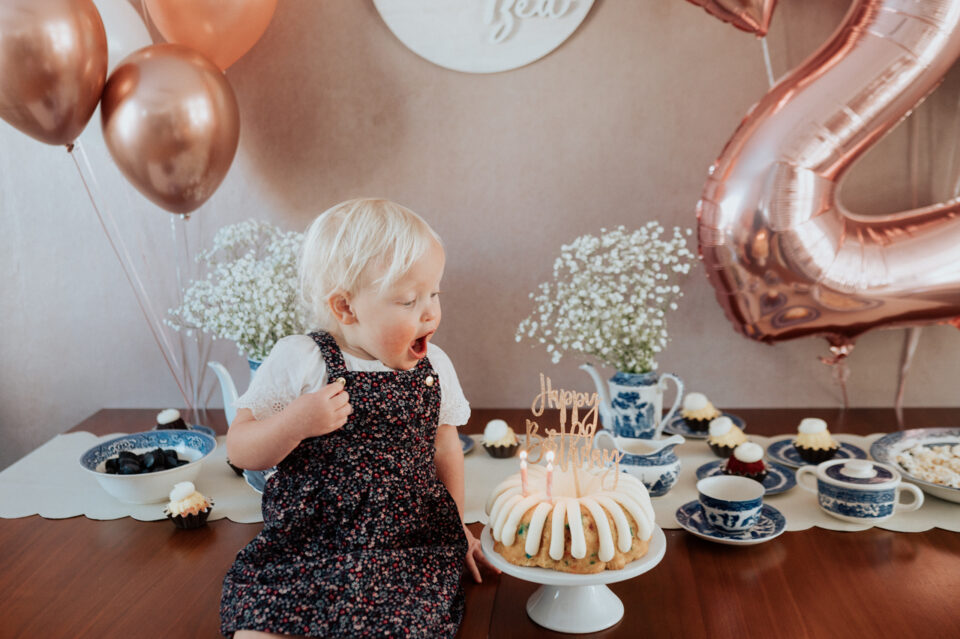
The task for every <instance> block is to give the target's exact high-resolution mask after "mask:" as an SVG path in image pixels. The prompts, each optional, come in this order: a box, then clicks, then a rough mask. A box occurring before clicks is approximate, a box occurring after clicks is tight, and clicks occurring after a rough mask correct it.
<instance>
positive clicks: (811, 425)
mask: <svg viewBox="0 0 960 639" xmlns="http://www.w3.org/2000/svg"><path fill="white" fill-rule="evenodd" d="M793 447H794V448H795V449H796V450H797V454H798V455H800V459H802V460H803V461H805V462H807V463H808V464H819V463H820V462H825V461H827V460H828V459H832V458H833V456H834V455H836V454H837V451H838V450H840V444H838V443H837V441H836V440H835V439H834V438H833V436H831V435H830V431H829V430H828V429H827V422H825V421H823V420H822V419H818V418H816V417H805V418H803V419H802V420H800V426H798V427H797V438H796V439H795V440H793Z"/></svg>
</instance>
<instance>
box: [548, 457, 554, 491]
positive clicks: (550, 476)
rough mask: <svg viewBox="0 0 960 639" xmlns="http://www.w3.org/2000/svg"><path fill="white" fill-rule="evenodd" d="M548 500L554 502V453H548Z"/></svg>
mask: <svg viewBox="0 0 960 639" xmlns="http://www.w3.org/2000/svg"><path fill="white" fill-rule="evenodd" d="M547 499H549V500H550V501H553V451H552V450H550V451H547Z"/></svg>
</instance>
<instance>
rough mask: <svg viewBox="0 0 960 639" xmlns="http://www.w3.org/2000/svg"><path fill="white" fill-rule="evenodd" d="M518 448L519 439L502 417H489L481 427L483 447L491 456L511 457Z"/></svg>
mask: <svg viewBox="0 0 960 639" xmlns="http://www.w3.org/2000/svg"><path fill="white" fill-rule="evenodd" d="M518 448H520V440H518V439H517V434H516V433H514V432H513V429H512V428H510V426H509V425H508V424H507V422H505V421H503V420H502V419H491V420H490V421H489V422H487V426H486V427H485V428H484V429H483V449H484V450H485V451H487V452H488V453H490V456H491V457H501V458H505V457H513V455H514V453H516V452H517V449H518Z"/></svg>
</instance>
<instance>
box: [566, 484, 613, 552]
mask: <svg viewBox="0 0 960 639" xmlns="http://www.w3.org/2000/svg"><path fill="white" fill-rule="evenodd" d="M581 501H582V502H583V505H584V506H586V507H587V510H589V511H590V514H591V515H593V523H594V524H596V526H597V537H599V540H600V549H599V551H598V552H597V559H599V560H600V561H610V560H611V559H613V533H612V532H611V531H610V522H609V521H607V514H606V513H605V512H603V508H601V507H600V504H598V503H597V501H596V499H593V498H591V497H586V498H584V499H582V500H581ZM584 555H586V547H584ZM574 556H576V555H574ZM578 559H579V557H578Z"/></svg>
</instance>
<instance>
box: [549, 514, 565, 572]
mask: <svg viewBox="0 0 960 639" xmlns="http://www.w3.org/2000/svg"><path fill="white" fill-rule="evenodd" d="M566 512H567V504H566V502H564V501H561V502H560V503H558V504H557V505H556V506H554V507H553V527H552V528H551V529H550V558H551V559H553V560H554V561H560V560H561V559H562V558H563V518H564V517H563V516H564V515H565V514H566Z"/></svg>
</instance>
